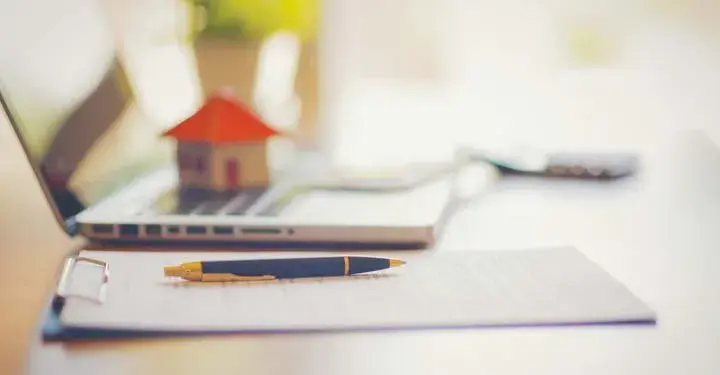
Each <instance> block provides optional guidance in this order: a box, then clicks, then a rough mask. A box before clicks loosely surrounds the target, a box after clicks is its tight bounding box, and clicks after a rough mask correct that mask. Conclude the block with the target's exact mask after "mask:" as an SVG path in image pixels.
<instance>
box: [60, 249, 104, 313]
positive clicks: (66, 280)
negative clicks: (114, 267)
mask: <svg viewBox="0 0 720 375" xmlns="http://www.w3.org/2000/svg"><path fill="white" fill-rule="evenodd" d="M80 262H85V263H90V264H93V265H96V266H98V267H101V268H102V276H101V280H100V281H101V284H100V289H99V291H98V294H97V295H96V296H86V295H82V294H73V293H70V291H69V286H70V282H71V280H72V275H73V271H74V270H75V265H76V264H78V263H80ZM109 278H110V269H109V265H108V263H107V262H104V261H102V260H97V259H91V258H85V257H77V256H71V257H68V258H67V259H65V265H64V266H63V270H62V273H61V275H60V281H59V282H58V286H57V289H56V291H55V295H56V296H58V297H61V298H62V299H67V298H69V297H76V298H82V299H85V300H88V301H91V302H95V303H98V304H102V303H103V301H104V299H105V289H106V288H107V283H108V279H109Z"/></svg>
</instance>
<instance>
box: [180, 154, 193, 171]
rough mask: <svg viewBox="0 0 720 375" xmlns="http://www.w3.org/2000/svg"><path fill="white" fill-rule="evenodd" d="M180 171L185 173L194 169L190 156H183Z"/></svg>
mask: <svg viewBox="0 0 720 375" xmlns="http://www.w3.org/2000/svg"><path fill="white" fill-rule="evenodd" d="M180 169H182V170H185V171H186V170H191V169H193V165H192V158H190V157H189V156H188V155H182V156H181V157H180Z"/></svg>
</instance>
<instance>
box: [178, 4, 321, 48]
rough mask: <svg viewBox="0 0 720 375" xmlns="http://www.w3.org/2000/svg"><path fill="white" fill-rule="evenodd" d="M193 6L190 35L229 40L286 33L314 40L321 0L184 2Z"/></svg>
mask: <svg viewBox="0 0 720 375" xmlns="http://www.w3.org/2000/svg"><path fill="white" fill-rule="evenodd" d="M183 1H185V2H188V3H189V4H190V6H191V7H192V9H191V10H192V12H191V14H192V16H191V20H190V22H191V24H190V33H191V37H192V38H198V37H203V36H208V37H220V38H232V39H262V38H264V37H266V36H268V35H270V34H272V33H275V32H278V31H287V32H291V33H293V34H295V35H297V36H298V37H299V38H300V39H302V40H311V39H314V38H315V36H316V33H317V28H318V17H319V12H320V10H319V2H320V0H183Z"/></svg>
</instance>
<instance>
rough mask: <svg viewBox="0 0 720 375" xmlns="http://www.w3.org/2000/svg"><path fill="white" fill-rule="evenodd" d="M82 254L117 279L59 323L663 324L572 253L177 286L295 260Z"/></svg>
mask: <svg viewBox="0 0 720 375" xmlns="http://www.w3.org/2000/svg"><path fill="white" fill-rule="evenodd" d="M82 255H83V256H87V257H91V258H96V259H102V260H105V261H107V262H109V264H110V270H111V271H110V272H111V274H110V279H109V283H108V287H107V290H106V299H105V301H104V303H103V304H102V305H98V304H95V303H93V302H90V301H85V300H82V299H77V298H70V299H69V300H68V303H67V305H66V307H65V309H64V311H63V314H62V317H61V319H62V321H63V323H64V324H66V325H69V326H83V327H104V328H128V329H147V330H171V331H216V330H217V331H238V332H243V331H252V332H259V331H292V330H334V329H382V328H422V327H471V326H494V325H533V324H555V323H557V324H573V323H602V322H631V321H652V320H654V319H655V314H654V313H653V311H652V310H651V309H649V308H648V307H647V306H646V305H645V304H644V303H643V302H642V301H641V300H640V299H638V298H636V297H635V296H634V295H633V294H632V293H631V292H630V291H629V290H627V289H626V288H625V287H624V286H623V285H622V284H621V283H620V282H618V281H617V280H615V279H614V278H612V277H611V276H610V275H609V274H607V273H606V272H604V271H603V270H602V269H600V268H599V267H598V266H597V265H596V264H595V263H593V262H592V261H590V260H589V259H587V258H586V257H585V256H584V255H583V254H581V253H580V252H578V251H577V250H575V249H572V248H561V249H543V250H523V251H491V252H490V251H484V252H475V251H466V252H443V251H436V252H433V253H423V254H418V253H407V254H403V253H402V252H394V253H392V254H391V256H392V257H395V258H400V259H405V260H407V261H408V263H407V264H406V265H404V266H402V267H398V268H393V269H390V270H387V271H383V272H380V273H377V274H372V275H366V276H355V277H347V278H326V279H306V280H294V281H287V280H285V281H271V282H260V283H258V282H255V283H220V284H218V283H190V282H185V281H171V280H169V279H166V278H165V277H163V267H164V266H168V265H176V264H179V263H181V262H187V261H195V260H212V259H245V258H258V257H271V256H275V257H288V256H289V255H288V254H278V253H271V254H268V253H257V254H247V253H208V252H205V253H178V252H141V253H140V252H110V251H85V252H83V254H82ZM327 255H328V254H318V255H317V256H327ZM295 256H297V255H295ZM76 272H84V271H82V270H76ZM86 276H87V275H86ZM80 279H84V280H87V279H89V277H78V280H80Z"/></svg>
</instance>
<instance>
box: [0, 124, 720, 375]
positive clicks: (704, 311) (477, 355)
mask: <svg viewBox="0 0 720 375" xmlns="http://www.w3.org/2000/svg"><path fill="white" fill-rule="evenodd" d="M1 134H2V136H0V140H2V145H1V146H0V149H2V150H3V157H2V158H0V168H1V173H0V175H2V178H3V183H2V184H0V189H1V190H0V207H3V208H4V209H3V210H2V213H1V214H0V232H1V236H0V238H2V240H1V244H2V245H1V246H0V263H2V264H3V265H5V266H4V267H3V272H0V285H1V286H2V287H0V303H1V304H2V306H4V307H3V319H2V320H1V321H0V337H2V338H3V339H2V340H0V342H1V343H2V345H1V347H0V353H1V354H0V359H1V361H0V372H1V373H4V374H5V373H16V372H23V373H24V372H29V373H32V374H45V373H53V374H57V373H71V374H98V373H103V374H124V373H133V374H165V373H167V374H180V373H188V374H190V373H198V371H202V372H203V373H253V374H265V373H289V372H291V373H312V374H337V373H345V374H366V373H381V372H382V373H415V374H425V373H427V374H430V373H449V372H452V373H473V374H477V373H502V374H534V375H536V374H558V373H582V374H607V373H613V374H649V373H653V374H677V373H692V374H711V373H717V372H718V371H720V357H718V356H717V355H716V351H717V348H718V347H720V320H718V319H717V317H718V316H720V294H718V293H717V284H719V283H720V276H718V272H717V271H716V269H717V268H718V267H717V266H718V265H720V252H719V251H718V250H717V248H718V244H720V231H719V230H717V226H716V225H717V224H716V223H718V222H720V151H718V149H717V148H716V146H715V145H714V144H713V143H712V142H711V141H710V140H709V139H707V138H704V137H703V136H702V135H701V134H700V133H694V132H685V133H679V134H680V135H677V136H669V137H668V138H667V139H665V140H664V141H662V142H660V143H658V144H654V145H652V147H648V149H647V150H646V152H645V154H644V159H643V163H644V165H643V171H642V173H640V174H639V175H638V176H637V178H634V179H631V180H627V181H623V182H619V183H616V184H597V183H569V182H560V181H556V182H547V181H545V182H542V181H540V182H537V181H536V182H533V181H531V180H522V179H516V180H505V181H502V182H500V183H499V184H497V185H495V186H494V187H493V188H492V189H491V190H490V191H488V193H487V194H486V195H484V196H481V197H478V198H477V199H476V200H475V201H474V202H472V203H471V204H469V205H468V206H467V207H464V209H463V210H462V211H460V212H459V213H458V214H457V215H456V216H455V218H454V219H453V220H452V222H451V223H450V225H449V226H448V228H447V231H446V235H445V237H444V238H443V240H442V241H441V243H440V244H439V245H438V248H439V249H441V250H439V251H453V250H457V249H463V248H472V249H498V248H500V249H501V248H523V247H533V246H553V245H565V244H572V245H575V246H577V247H578V248H579V249H580V250H581V251H583V252H585V253H586V254H587V255H588V256H589V257H591V258H592V259H594V260H595V261H597V262H598V263H599V264H600V265H601V266H602V267H604V268H605V269H606V270H607V271H608V272H610V273H612V274H613V275H614V276H615V277H617V278H618V279H620V280H622V281H623V282H624V283H626V285H627V286H628V287H629V288H630V289H631V290H632V291H633V292H635V293H636V294H637V295H638V296H639V297H640V298H642V299H643V300H645V301H646V302H647V303H648V304H649V305H650V306H651V307H652V308H654V309H655V310H656V311H657V313H658V316H659V321H658V324H657V325H656V326H654V327H653V326H650V327H649V326H618V327H564V328H518V329H484V330H481V329H478V330H455V331H443V330H438V331H422V332H373V333H343V334H298V335H268V336H263V335H238V336H226V337H221V338H217V337H216V338H210V337H208V338H201V339H198V338H193V339H188V338H178V339H171V340H152V341H150V340H148V341H141V342H116V343H76V344H66V345H61V344H43V343H42V342H41V341H40V340H39V335H38V332H37V329H38V325H39V323H40V320H41V318H42V314H43V313H44V311H43V307H44V306H45V303H46V302H47V298H48V295H49V293H50V292H51V290H52V288H53V277H54V275H53V272H54V271H55V270H56V268H57V266H58V262H60V260H61V258H62V256H63V255H64V253H65V252H66V251H68V250H69V249H70V248H71V246H72V245H73V241H72V240H70V239H68V238H66V237H65V236H64V234H63V233H62V232H61V231H60V229H59V227H58V226H57V225H56V223H55V222H54V221H53V218H52V216H51V214H50V212H49V210H48V209H47V207H46V205H45V203H44V201H43V200H42V198H41V192H40V190H39V188H37V187H36V186H35V185H34V184H33V183H32V174H31V172H30V170H29V169H28V168H27V166H26V164H25V163H23V162H18V160H19V157H20V149H19V147H18V146H17V144H16V143H15V142H14V141H13V140H12V138H11V137H9V135H10V133H9V129H7V128H6V127H5V126H3V127H2V133H1ZM39 234H42V236H40V235H39ZM9 265H12V266H9Z"/></svg>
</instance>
